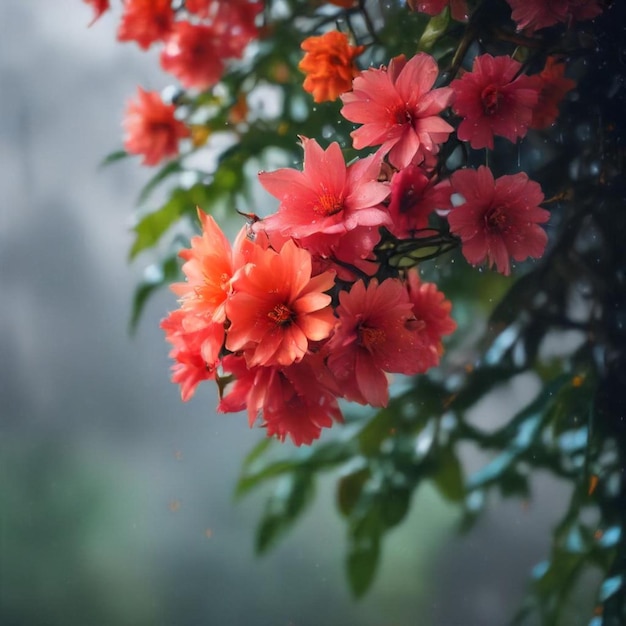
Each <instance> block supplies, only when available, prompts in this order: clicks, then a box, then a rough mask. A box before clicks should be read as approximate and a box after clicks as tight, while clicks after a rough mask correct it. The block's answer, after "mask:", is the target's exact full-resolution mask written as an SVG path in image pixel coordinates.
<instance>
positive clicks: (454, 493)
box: [432, 448, 465, 502]
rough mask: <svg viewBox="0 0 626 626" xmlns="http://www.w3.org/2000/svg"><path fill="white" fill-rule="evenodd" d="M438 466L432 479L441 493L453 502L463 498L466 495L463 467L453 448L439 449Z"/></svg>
mask: <svg viewBox="0 0 626 626" xmlns="http://www.w3.org/2000/svg"><path fill="white" fill-rule="evenodd" d="M436 468H437V469H436V470H435V472H434V474H433V476H432V479H433V483H434V484H435V487H437V490H438V491H439V493H440V494H441V495H442V496H443V497H444V498H446V499H447V500H451V501H452V502H460V501H461V500H463V498H464V497H465V484H464V480H463V469H462V468H461V463H460V462H459V459H458V458H457V456H456V454H455V453H454V450H453V449H452V448H444V449H440V450H439V451H438V453H437V460H436Z"/></svg>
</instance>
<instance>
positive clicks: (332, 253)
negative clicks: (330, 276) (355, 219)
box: [300, 226, 381, 282]
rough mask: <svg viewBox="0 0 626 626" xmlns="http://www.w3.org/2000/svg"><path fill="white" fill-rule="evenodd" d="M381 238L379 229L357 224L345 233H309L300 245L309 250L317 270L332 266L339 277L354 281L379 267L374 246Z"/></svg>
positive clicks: (371, 274) (370, 274)
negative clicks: (359, 275)
mask: <svg viewBox="0 0 626 626" xmlns="http://www.w3.org/2000/svg"><path fill="white" fill-rule="evenodd" d="M380 238H381V237H380V230H379V229H378V228H375V227H373V226H357V227H356V228H354V229H353V230H350V231H348V232H347V233H345V234H344V235H311V236H310V237H306V238H304V239H301V240H300V245H301V246H302V247H303V248H305V249H307V250H309V251H310V252H311V254H312V256H313V267H314V268H315V271H316V272H321V271H323V270H326V269H332V270H333V271H334V272H336V273H337V277H338V278H340V279H341V280H345V281H348V282H354V281H355V280H356V279H357V278H358V274H359V273H364V274H367V275H368V276H373V275H374V274H375V273H376V271H377V270H378V267H379V263H378V261H377V260H376V256H375V254H374V248H375V247H376V246H377V245H378V243H379V242H380ZM361 275H362V274H361Z"/></svg>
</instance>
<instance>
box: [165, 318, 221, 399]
mask: <svg viewBox="0 0 626 626" xmlns="http://www.w3.org/2000/svg"><path fill="white" fill-rule="evenodd" d="M190 321H191V322H192V323H191V324H189V322H190ZM197 322H199V320H197V319H190V318H189V317H188V316H187V315H186V314H185V312H184V311H181V310H180V309H178V310H176V311H173V312H172V313H170V314H169V316H168V317H167V318H165V319H164V320H163V321H162V322H161V328H162V329H163V330H164V331H165V338H166V340H167V341H169V342H170V343H171V344H172V345H173V348H172V350H171V351H170V354H169V356H170V358H172V359H174V360H175V361H176V363H174V365H172V382H174V383H178V384H179V385H180V395H181V398H182V400H183V402H187V400H189V399H190V398H191V397H192V396H193V394H194V393H195V390H196V387H197V386H198V383H200V382H201V381H203V380H207V379H212V378H215V367H214V362H213V361H214V359H212V358H211V359H209V361H208V362H207V361H206V360H205V358H204V357H203V354H202V346H203V344H204V343H205V341H206V339H207V325H206V324H202V323H201V322H200V323H197ZM190 326H191V327H190ZM211 330H215V329H214V328H211V329H209V331H208V332H209V333H210V332H211ZM217 330H219V329H217ZM221 332H222V335H223V332H224V328H223V326H222V331H221ZM222 340H223V338H222Z"/></svg>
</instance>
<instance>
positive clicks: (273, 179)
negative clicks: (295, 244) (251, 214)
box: [255, 137, 389, 239]
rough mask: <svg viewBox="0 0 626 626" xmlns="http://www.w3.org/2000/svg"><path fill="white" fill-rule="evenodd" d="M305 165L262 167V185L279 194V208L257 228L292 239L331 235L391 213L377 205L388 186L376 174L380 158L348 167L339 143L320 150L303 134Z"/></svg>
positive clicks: (374, 223)
mask: <svg viewBox="0 0 626 626" xmlns="http://www.w3.org/2000/svg"><path fill="white" fill-rule="evenodd" d="M301 140H302V146H303V148H304V168H303V171H302V172H299V171H297V170H294V169H290V168H283V169H280V170H277V171H275V172H261V173H260V174H259V180H260V182H261V184H262V185H263V187H265V189H266V190H267V191H268V192H269V193H271V194H272V195H273V196H275V197H276V198H278V199H279V200H280V206H279V207H278V212H277V213H275V214H274V215H270V216H269V217H267V218H265V219H264V220H262V221H261V222H257V224H256V225H255V228H256V229H258V230H265V231H267V232H268V234H269V235H270V236H271V234H272V233H280V234H282V235H285V236H290V237H293V238H294V239H302V238H304V237H308V236H309V235H314V234H315V235H316V234H326V235H333V236H334V237H336V236H338V235H341V234H344V233H346V232H348V231H350V230H352V229H354V228H356V227H357V226H380V225H381V224H384V223H386V222H387V221H388V220H389V218H388V216H387V213H386V212H385V211H384V209H382V208H381V207H379V206H378V205H379V204H380V203H381V202H382V201H383V200H384V199H385V198H386V197H387V196H388V195H389V188H388V187H387V185H385V184H384V183H379V182H378V181H377V180H376V178H377V176H378V173H379V171H380V162H379V160H378V159H377V158H376V157H374V156H370V157H367V158H365V159H359V160H358V161H356V162H355V163H353V164H352V165H349V166H348V167H346V164H345V161H344V158H343V154H342V153H341V148H340V147H339V144H337V143H331V144H330V146H329V147H328V149H327V150H323V149H322V148H321V147H320V146H319V144H318V143H317V142H316V141H315V140H314V139H306V138H304V137H302V138H301Z"/></svg>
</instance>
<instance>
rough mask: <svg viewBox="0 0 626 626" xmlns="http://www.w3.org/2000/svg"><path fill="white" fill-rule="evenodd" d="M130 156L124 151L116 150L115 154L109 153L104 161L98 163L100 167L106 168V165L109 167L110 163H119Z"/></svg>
mask: <svg viewBox="0 0 626 626" xmlns="http://www.w3.org/2000/svg"><path fill="white" fill-rule="evenodd" d="M129 156H130V154H129V153H128V152H126V150H116V151H115V152H111V153H110V154H107V155H106V156H105V157H104V159H102V161H101V162H100V167H106V166H107V165H111V164H112V163H116V162H117V161H121V160H122V159H125V158H127V157H129Z"/></svg>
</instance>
